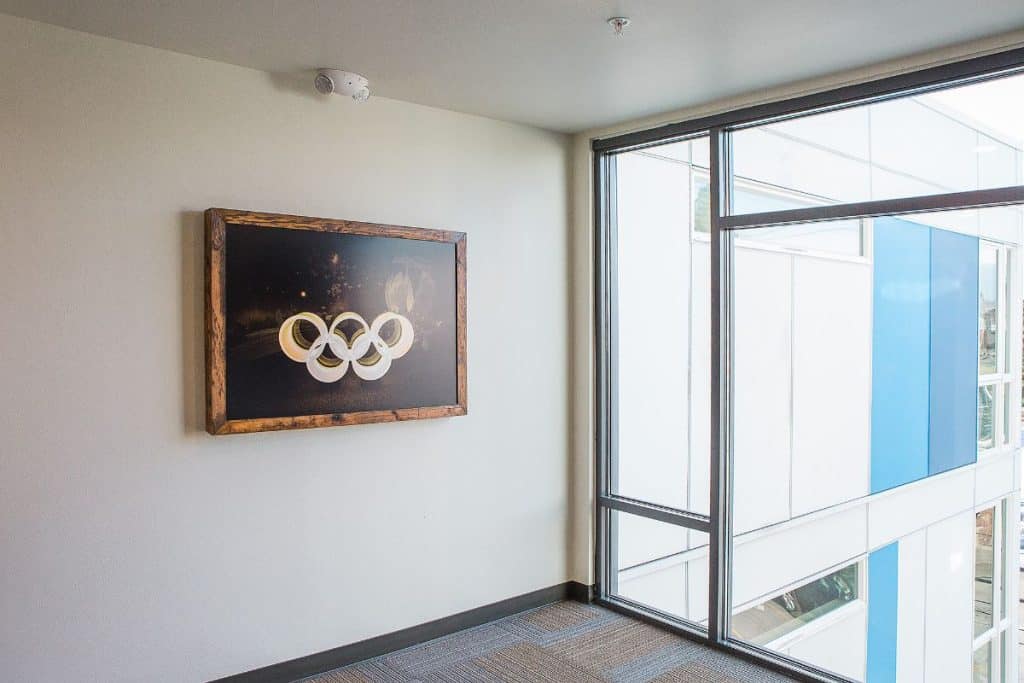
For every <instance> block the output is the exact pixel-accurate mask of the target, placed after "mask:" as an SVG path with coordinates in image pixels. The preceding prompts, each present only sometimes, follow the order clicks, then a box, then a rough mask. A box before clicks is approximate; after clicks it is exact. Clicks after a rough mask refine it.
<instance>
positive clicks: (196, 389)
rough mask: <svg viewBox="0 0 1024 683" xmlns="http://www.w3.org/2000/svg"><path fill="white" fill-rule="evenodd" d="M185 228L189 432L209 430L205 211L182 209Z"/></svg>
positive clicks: (185, 376) (185, 381)
mask: <svg viewBox="0 0 1024 683" xmlns="http://www.w3.org/2000/svg"><path fill="white" fill-rule="evenodd" d="M179 224H180V228H181V335H182V339H181V364H182V373H181V376H182V382H183V386H182V397H183V400H184V402H185V405H184V406H182V414H183V415H184V418H185V419H184V422H185V424H184V428H185V433H186V434H189V433H193V432H202V433H205V432H206V388H205V383H206V370H205V367H206V365H205V347H204V327H205V323H204V317H203V316H204V311H203V296H204V275H203V258H204V257H203V240H204V237H203V212H202V211H182V212H181V215H180V216H179Z"/></svg>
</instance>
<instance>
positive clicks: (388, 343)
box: [277, 311, 415, 383]
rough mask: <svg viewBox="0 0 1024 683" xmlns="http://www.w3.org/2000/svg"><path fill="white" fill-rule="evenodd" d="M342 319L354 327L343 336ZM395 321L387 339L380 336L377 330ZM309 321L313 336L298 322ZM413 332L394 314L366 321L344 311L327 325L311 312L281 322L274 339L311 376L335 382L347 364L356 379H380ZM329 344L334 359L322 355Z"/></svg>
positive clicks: (407, 346)
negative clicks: (311, 337)
mask: <svg viewBox="0 0 1024 683" xmlns="http://www.w3.org/2000/svg"><path fill="white" fill-rule="evenodd" d="M346 320H352V321H355V323H356V324H357V325H358V329H356V331H355V332H354V333H352V336H351V338H349V337H347V336H346V335H345V333H344V332H343V331H342V330H341V329H340V327H339V325H341V323H343V322H345V321H346ZM392 321H394V322H395V323H396V324H395V325H393V326H392V327H393V328H394V332H393V333H392V334H390V335H388V337H389V338H388V339H385V338H384V337H382V336H381V330H382V329H383V327H384V326H385V325H387V324H388V323H389V322H392ZM302 322H307V323H309V324H311V325H312V326H313V327H314V328H315V329H316V332H317V336H316V338H315V339H312V340H310V339H308V338H307V337H306V335H305V334H304V333H303V331H302V329H301V325H300V323H302ZM414 339H415V335H414V333H413V329H412V323H410V322H409V320H408V319H407V318H406V317H405V316H402V315H399V314H397V313H391V312H387V313H381V314H380V315H378V316H377V317H376V318H374V320H373V323H372V324H370V325H367V324H366V321H365V320H363V318H362V316H360V315H359V314H358V313H352V312H351V311H346V312H345V313H342V314H340V315H339V316H337V317H336V318H335V319H334V320H333V321H332V322H331V325H330V327H328V326H327V323H325V322H324V320H323V319H322V318H321V317H320V316H318V315H316V314H315V313H296V314H295V315H293V316H292V317H290V318H288V319H287V320H285V321H284V322H283V323H281V329H280V330H278V333H277V341H278V343H279V344H280V345H281V351H283V352H284V355H286V356H288V358H290V359H291V360H293V361H295V362H296V363H305V365H306V369H307V370H308V371H309V374H310V375H312V376H313V379H315V380H317V381H319V382H324V383H330V382H337V381H338V380H340V379H341V378H342V377H344V376H345V374H346V373H347V372H348V369H349V367H351V368H352V371H353V372H355V373H356V375H357V376H358V377H359V378H360V379H364V380H370V381H372V380H375V379H380V378H381V377H383V376H384V375H385V374H387V371H388V370H390V369H391V362H392V361H394V360H396V359H398V358H401V357H402V356H404V355H405V354H406V353H408V352H409V349H411V348H412V343H413V340H414ZM328 347H330V350H331V353H332V354H333V355H334V358H324V357H323V354H324V350H326V349H327V348H328Z"/></svg>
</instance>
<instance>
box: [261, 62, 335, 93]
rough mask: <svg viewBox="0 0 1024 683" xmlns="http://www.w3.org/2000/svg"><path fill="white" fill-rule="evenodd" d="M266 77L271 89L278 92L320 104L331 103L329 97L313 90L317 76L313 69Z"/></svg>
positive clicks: (279, 73) (270, 74)
mask: <svg viewBox="0 0 1024 683" xmlns="http://www.w3.org/2000/svg"><path fill="white" fill-rule="evenodd" d="M326 66H330V65H326ZM266 76H267V79H268V80H269V81H270V85H271V87H272V88H274V90H277V91H278V92H287V93H291V94H293V95H302V96H303V97H305V98H307V99H310V100H317V101H318V102H323V101H330V100H328V98H327V96H325V95H321V94H320V93H318V92H317V91H316V90H314V89H313V78H314V76H316V71H315V70H313V69H304V70H302V71H288V72H278V73H267V74H266Z"/></svg>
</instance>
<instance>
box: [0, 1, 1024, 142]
mask: <svg viewBox="0 0 1024 683" xmlns="http://www.w3.org/2000/svg"><path fill="white" fill-rule="evenodd" d="M0 12H6V13H9V14H14V15H17V16H21V17H26V18H30V19H37V20H40V21H45V22H49V23H53V24H58V25H61V26H66V27H69V28H74V29H79V30H82V31H88V32H91V33H97V34H100V35H105V36H111V37H114V38H120V39H123V40H127V41H131V42H135V43H141V44H144V45H152V46H155V47H161V48H166V49H168V50H174V51H177V52H183V53H186V54H191V55H197V56H201V57H207V58H209V59H215V60H219V61H223V62H229V63H232V64H239V65H243V66H248V67H253V68H256V69H262V70H264V71H269V72H271V73H275V74H279V75H281V76H282V77H285V76H286V77H289V78H293V79H298V78H299V77H300V76H299V72H303V71H305V70H309V69H312V68H315V67H317V66H332V67H339V68H344V69H348V70H351V71H357V72H360V73H362V74H364V75H366V76H367V77H368V78H369V79H370V86H371V89H372V90H373V92H374V94H376V95H380V96H383V97H390V98H395V99H401V100H407V101H410V102H419V103H422V104H428V105H432V106H437V107H443V108H446V109H454V110H458V111H463V112H469V113H474V114H481V115H484V116H489V117H494V118H498V119H506V120H510V121H519V122H523V123H529V124H533V125H537V126H541V127H544V128H550V129H553V130H560V131H578V130H582V129H585V128H590V127H595V126H601V125H607V124H611V123H615V122H619V121H623V120H627V119H632V118H636V117H640V116H647V115H650V114H655V113H660V112H664V111H668V110H672V109H677V108H680V107H685V106H690V105H694V104H699V103H702V102H706V101H710V100H714V99H719V98H722V97H728V96H732V95H738V94H742V93H744V92H749V91H752V90H757V89H760V88H766V87H771V86H775V85H781V84H784V83H789V82H793V81H797V80H802V79H805V78H812V77H815V76H821V75H825V74H828V73H832V72H836V71H842V70H845V69H850V68H856V67H860V66H866V65H869V64H872V63H876V62H880V61H884V60H887V59H892V58H898V57H903V56H907V55H911V54H914V53H917V52H922V51H926V50H930V49H933V48H937V47H943V46H946V45H951V44H954V43H958V42H963V41H967V40H972V39H975V38H981V37H985V36H989V35H994V34H999V33H1003V32H1007V31H1010V30H1013V29H1018V28H1021V27H1024V1H1022V0H983V2H981V3H980V4H979V3H977V2H974V1H972V0H859V1H854V0H615V1H609V0H290V1H283V0H172V1H171V2H168V1H167V0H0ZM618 14H625V15H627V16H629V17H631V18H632V19H633V24H632V25H631V26H630V27H629V28H628V29H627V30H626V34H625V35H623V36H622V37H621V38H615V37H614V36H613V35H612V33H611V29H610V28H609V27H608V26H607V24H606V23H605V20H606V19H607V18H608V17H610V16H613V15H618ZM307 77H308V78H309V80H310V83H311V82H312V77H311V76H307V74H302V76H301V78H303V79H305V78H307ZM296 82H298V81H296ZM309 87H310V88H312V85H310V86H309Z"/></svg>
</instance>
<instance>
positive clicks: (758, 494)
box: [725, 212, 1012, 681]
mask: <svg viewBox="0 0 1024 683" xmlns="http://www.w3.org/2000/svg"><path fill="white" fill-rule="evenodd" d="M984 215H985V212H973V213H972V214H968V213H962V212H957V213H956V214H949V213H946V214H929V215H915V216H913V217H910V216H907V217H904V216H897V217H886V218H875V219H873V220H871V221H869V222H868V223H867V225H866V229H867V230H866V237H867V240H866V242H867V244H868V245H869V248H868V249H866V250H865V252H864V255H863V256H861V257H858V258H850V257H848V256H839V255H829V254H823V253H821V252H815V253H810V252H801V251H795V250H791V249H779V248H778V247H776V246H775V245H771V246H769V245H768V244H767V243H766V241H765V240H764V239H762V237H763V236H762V234H761V233H762V229H753V230H741V231H734V232H731V233H729V234H728V235H727V236H726V238H725V239H726V245H725V248H726V249H728V250H729V253H730V255H731V263H732V266H733V271H732V287H731V288H730V290H729V296H730V301H729V303H730V305H731V311H732V317H733V321H734V323H733V328H732V344H731V347H732V359H731V368H732V385H733V389H732V393H731V396H732V415H733V424H732V425H731V427H732V432H733V439H732V453H731V455H732V461H733V472H734V481H733V488H734V496H733V499H732V505H733V509H732V515H733V537H732V544H733V545H732V558H733V561H732V586H731V596H732V605H731V609H732V613H733V624H732V629H733V630H732V632H733V635H734V637H735V638H737V639H739V640H742V641H749V642H753V643H755V644H757V645H759V646H761V647H767V648H770V649H772V650H775V651H778V652H780V653H783V654H786V655H787V656H789V657H791V658H794V659H798V660H800V661H804V662H807V663H809V664H812V665H815V666H817V667H820V668H823V669H826V670H828V671H831V672H835V673H837V674H840V675H843V676H846V677H848V678H851V679H853V680H860V681H863V680H869V681H870V680H896V678H895V677H896V671H895V668H894V667H895V664H893V663H894V662H895V661H896V658H897V654H898V650H899V643H897V642H896V641H897V638H896V635H895V633H896V631H899V633H901V634H904V635H901V636H900V637H901V638H906V637H910V636H909V635H907V634H908V633H909V632H908V631H906V630H905V629H906V628H913V627H907V626H905V624H908V623H911V622H910V621H907V619H910V620H911V621H912V622H913V623H914V624H924V623H925V622H926V621H927V624H928V625H927V628H928V633H929V637H930V638H933V640H931V641H930V642H934V643H939V642H942V643H946V642H949V643H956V646H955V648H954V647H952V646H950V647H945V646H935V647H929V648H928V651H927V652H925V653H923V656H924V657H925V659H926V661H927V668H928V670H929V671H933V672H937V671H949V672H950V673H949V676H948V678H949V680H957V681H961V680H969V677H970V675H971V674H970V661H971V659H970V658H971V655H972V638H971V635H972V633H973V629H974V619H975V615H974V614H973V613H972V612H971V605H972V604H974V600H975V599H976V598H977V599H979V600H983V599H984V597H985V596H984V595H983V594H982V593H981V592H978V593H977V594H976V589H977V586H978V584H976V583H975V564H974V562H972V555H973V553H974V547H975V540H976V536H977V531H978V530H977V528H976V526H977V525H976V520H975V511H974V510H973V507H972V506H973V500H974V498H973V496H974V488H973V487H974V483H973V482H974V475H973V473H972V472H971V471H970V470H969V469H967V468H968V467H969V466H971V465H973V464H975V463H976V462H977V453H978V442H977V438H976V437H977V433H976V429H977V427H978V424H979V392H978V386H979V385H978V350H977V349H978V300H979V296H978V264H979V249H978V239H977V237H976V235H970V234H964V231H965V230H966V228H965V227H964V225H965V222H969V221H974V225H977V224H978V221H979V220H980V219H982V218H983V217H984ZM808 227H813V228H814V229H815V230H817V231H820V232H821V233H822V234H824V235H829V233H830V232H832V231H836V232H838V231H842V230H843V229H845V227H844V226H842V225H840V223H839V222H833V223H817V224H813V225H812V226H806V225H805V226H785V227H773V228H772V229H771V232H772V233H775V234H782V235H784V236H785V234H786V232H793V233H796V232H798V231H800V230H806V229H808ZM771 236H772V238H774V237H775V235H774V234H773V235H771ZM995 388H996V389H998V390H1002V389H1003V383H999V384H997V385H995ZM987 389H988V390H989V391H990V392H991V391H992V390H993V387H987ZM985 405H987V404H985V403H984V401H983V402H982V406H985ZM988 415H989V417H988V418H987V419H982V420H981V424H982V425H987V427H984V426H983V429H987V430H988V437H989V438H991V437H992V432H991V430H992V424H991V406H988ZM996 427H997V428H998V425H996ZM957 468H963V469H964V471H962V472H960V473H957V474H956V475H955V476H950V477H939V476H937V475H940V474H942V473H943V472H948V471H951V470H954V469H957ZM930 478H931V479H932V480H931V481H929V479H930ZM1011 486H1012V484H1010V483H1007V485H1006V489H1005V490H1006V491H1007V492H1009V491H1010V489H1011ZM954 489H956V490H957V491H959V492H960V493H957V494H956V495H955V496H954V495H952V492H953V490H954ZM986 495H987V494H986ZM989 514H990V515H991V512H990V513H989ZM990 533H991V530H990ZM989 553H990V555H991V541H989ZM983 558H984V555H983V554H982V555H979V558H978V559H983ZM850 567H856V578H854V576H853V575H846V576H844V575H842V574H840V577H841V578H843V579H845V581H844V582H843V583H844V584H847V585H852V586H854V587H855V589H854V588H851V590H850V592H849V593H844V592H840V591H839V589H838V588H835V587H834V586H833V588H835V590H834V591H833V592H832V593H831V595H832V596H833V597H832V598H831V599H829V598H828V597H827V596H828V593H827V592H826V593H825V596H826V597H821V596H819V599H818V601H809V602H810V607H809V608H807V607H805V606H803V605H802V604H798V603H800V600H799V598H802V597H803V596H801V595H799V591H798V589H799V588H801V587H804V586H805V585H807V583H808V577H811V578H814V577H830V576H833V577H834V576H835V573H836V572H837V571H839V570H847V568H850ZM849 571H851V572H852V571H853V570H849ZM908 572H909V574H908ZM991 572H992V561H991V559H989V561H988V574H987V576H988V578H987V581H988V587H989V589H990V590H991V581H992V573H991ZM908 576H917V577H921V581H922V584H917V585H915V586H913V587H912V590H913V592H911V593H909V594H906V595H905V594H904V593H903V591H904V590H906V586H907V584H906V581H907V577H908ZM978 576H979V577H981V579H982V580H985V579H984V577H985V576H986V575H985V574H984V572H980V573H979V574H978ZM837 578H838V577H837ZM794 587H795V588H794ZM854 591H855V592H854ZM847 598H849V599H848V600H847ZM842 600H845V602H837V601H842ZM911 603H913V604H914V605H915V607H913V608H912V609H914V610H920V611H919V612H917V613H915V615H914V616H913V617H906V616H899V615H901V614H904V612H902V611H901V610H905V609H906V608H907V605H908V604H911ZM988 606H989V618H990V619H991V594H989V597H988ZM818 610H820V611H818ZM822 613H824V614H822ZM804 615H809V619H810V620H811V621H812V623H808V624H806V625H804V624H803V623H801V621H800V618H801V617H802V616H804ZM898 616H899V618H900V619H904V621H903V624H904V626H901V627H899V628H898V629H892V628H888V627H884V625H886V624H888V625H890V626H891V625H892V624H894V623H897V618H898ZM900 629H903V630H900ZM947 638H948V639H949V640H948V641H947V640H946V639H947ZM890 665H891V666H892V667H893V668H892V669H890V670H888V671H882V672H880V668H884V667H886V666H890ZM929 680H930V679H929ZM935 680H938V679H935Z"/></svg>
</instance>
